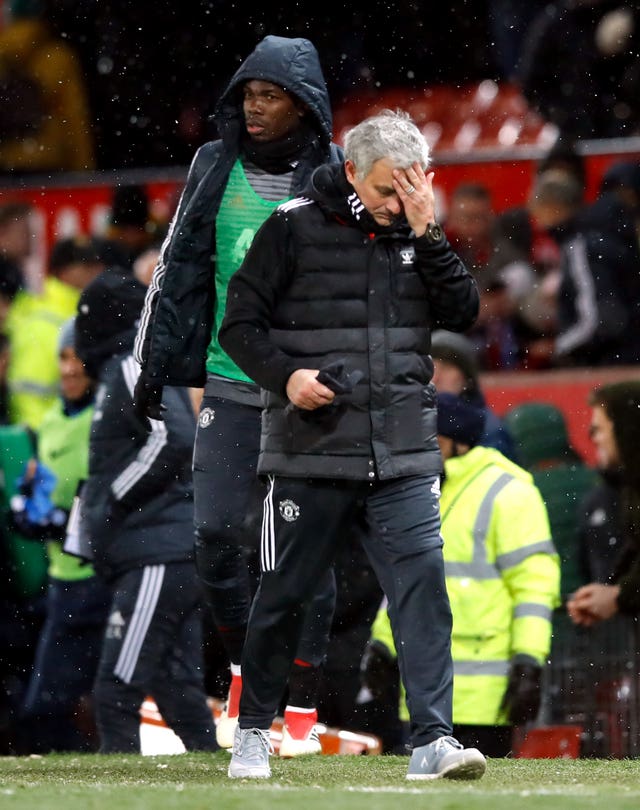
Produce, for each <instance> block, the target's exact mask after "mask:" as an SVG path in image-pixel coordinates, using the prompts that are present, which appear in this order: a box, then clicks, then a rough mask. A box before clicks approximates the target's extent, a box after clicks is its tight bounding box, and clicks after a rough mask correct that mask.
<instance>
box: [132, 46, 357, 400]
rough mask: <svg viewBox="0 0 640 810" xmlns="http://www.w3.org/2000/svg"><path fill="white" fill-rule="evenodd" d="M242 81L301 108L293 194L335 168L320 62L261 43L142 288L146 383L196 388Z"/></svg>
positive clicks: (308, 50) (239, 130)
mask: <svg viewBox="0 0 640 810" xmlns="http://www.w3.org/2000/svg"><path fill="white" fill-rule="evenodd" d="M250 79H260V80H262V81H270V82H273V83H274V84H278V85H279V86H281V87H284V88H286V89H287V91H289V92H290V93H293V94H294V95H295V96H296V97H297V98H299V99H300V100H301V101H303V102H304V103H305V104H306V105H307V107H308V108H309V111H310V113H311V115H310V121H311V124H312V127H313V129H314V130H315V132H316V134H317V137H316V138H315V139H314V140H313V141H312V142H311V143H310V144H308V146H307V147H306V148H305V150H304V151H303V152H302V153H301V154H300V160H299V162H298V164H297V166H296V168H295V170H294V181H293V182H294V189H295V190H296V191H299V190H300V189H301V188H302V187H303V186H304V185H305V184H306V183H307V182H308V180H309V177H310V176H311V173H312V171H313V170H314V169H315V168H316V167H317V166H319V165H320V164H322V163H325V162H327V161H333V162H338V161H340V160H341V157H342V151H341V150H340V149H339V147H337V146H336V145H335V144H332V143H331V134H332V133H331V127H332V117H331V105H330V102H329V96H328V93H327V89H326V85H325V82H324V77H323V75H322V68H321V66H320V60H319V58H318V54H317V51H316V49H315V48H314V46H313V45H312V44H311V42H309V40H307V39H302V38H294V39H289V38H284V37H276V36H267V37H265V38H264V40H262V42H261V43H260V44H259V45H258V46H257V47H256V49H255V50H254V51H253V53H252V54H251V55H250V56H249V57H247V59H246V60H245V61H244V62H243V63H242V65H241V66H240V67H239V68H238V70H237V71H236V73H235V74H234V76H233V78H232V79H231V81H230V82H229V86H228V87H227V89H226V90H225V92H224V93H223V95H222V96H221V98H220V100H219V102H218V104H217V107H216V112H215V121H216V125H217V127H218V131H219V133H220V136H221V137H220V140H217V141H211V142H210V143H207V144H205V145H204V146H202V147H201V148H200V149H199V150H198V152H197V153H196V155H195V157H194V159H193V161H192V163H191V167H190V169H189V175H188V178H187V183H186V186H185V189H184V191H183V193H182V196H181V199H180V203H179V205H178V210H177V211H176V214H175V216H174V218H173V222H172V224H171V227H170V230H169V234H168V236H167V239H166V240H165V244H164V245H163V248H162V255H161V258H160V261H159V263H158V267H157V268H156V270H155V273H154V276H153V279H152V281H151V284H150V286H149V291H148V293H147V298H146V301H145V306H144V310H143V314H142V319H141V325H140V329H139V331H138V336H137V339H136V345H135V351H134V354H135V357H136V360H137V361H138V362H139V363H140V364H141V365H142V367H143V369H144V371H145V374H146V376H147V379H148V380H149V382H150V383H156V384H159V385H189V386H201V385H203V384H204V381H205V376H206V375H205V359H206V353H207V346H208V345H209V341H210V339H211V328H212V322H213V311H214V296H215V284H214V277H215V276H214V274H215V257H214V245H215V221H216V216H217V214H218V209H219V207H220V201H221V199H222V196H223V193H224V189H225V186H226V184H227V179H228V177H229V173H230V171H231V169H232V167H233V165H234V163H235V161H236V160H237V158H238V157H239V155H240V153H241V139H242V136H243V135H244V132H245V128H244V116H243V112H242V94H241V92H240V91H241V89H242V86H243V84H244V83H245V82H247V81H248V80H250Z"/></svg>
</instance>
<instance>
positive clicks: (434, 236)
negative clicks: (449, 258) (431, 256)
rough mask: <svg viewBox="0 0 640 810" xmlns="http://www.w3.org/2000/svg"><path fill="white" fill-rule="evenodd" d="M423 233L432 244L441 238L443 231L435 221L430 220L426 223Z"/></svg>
mask: <svg viewBox="0 0 640 810" xmlns="http://www.w3.org/2000/svg"><path fill="white" fill-rule="evenodd" d="M424 235H425V239H426V240H427V241H428V242H431V244H434V243H435V242H439V241H440V240H441V239H442V237H443V236H444V231H443V230H442V226H441V225H438V223H437V222H430V223H429V224H428V225H427V230H426V231H425V232H424Z"/></svg>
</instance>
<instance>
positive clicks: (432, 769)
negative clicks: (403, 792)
mask: <svg viewBox="0 0 640 810" xmlns="http://www.w3.org/2000/svg"><path fill="white" fill-rule="evenodd" d="M486 767H487V761H486V760H485V758H484V756H483V755H482V754H481V753H480V751H478V749H477V748H463V747H462V745H461V744H460V743H459V742H458V741H457V740H456V739H455V738H454V737H439V738H438V739H437V740H434V742H432V743H429V745H421V746H420V747H419V748H414V749H413V752H412V754H411V759H410V761H409V770H408V771H407V779H442V778H443V777H444V778H445V779H480V777H481V776H482V774H483V773H484V772H485V768H486Z"/></svg>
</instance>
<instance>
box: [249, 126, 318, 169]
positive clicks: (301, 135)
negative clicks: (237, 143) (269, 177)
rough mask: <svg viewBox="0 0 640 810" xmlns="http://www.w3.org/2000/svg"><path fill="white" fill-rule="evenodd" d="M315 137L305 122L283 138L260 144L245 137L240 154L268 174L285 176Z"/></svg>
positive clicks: (293, 167)
mask: <svg viewBox="0 0 640 810" xmlns="http://www.w3.org/2000/svg"><path fill="white" fill-rule="evenodd" d="M316 139H317V135H316V133H315V131H314V130H313V128H312V127H311V126H310V125H309V124H307V122H306V121H304V120H303V121H301V123H300V126H299V127H298V128H297V129H294V130H293V131H292V132H290V133H289V134H288V135H287V136H286V137H285V138H281V139H280V140H277V141H269V142H268V143H260V142H258V141H254V140H252V139H251V138H250V137H249V135H245V137H244V138H243V140H242V152H243V154H244V155H245V156H246V157H247V159H248V160H250V161H251V162H252V163H253V164H255V165H256V166H258V168H260V169H262V170H263V171H265V172H268V173H269V174H285V173H286V172H290V171H291V170H292V169H295V167H296V166H297V164H298V162H299V161H300V157H301V155H302V153H303V152H304V151H305V149H306V148H307V147H308V146H309V145H310V144H313V143H314V141H315V140H316Z"/></svg>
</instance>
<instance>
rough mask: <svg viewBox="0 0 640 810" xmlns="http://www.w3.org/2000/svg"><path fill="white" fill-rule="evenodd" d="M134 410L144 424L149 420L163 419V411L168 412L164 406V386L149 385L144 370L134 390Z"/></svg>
mask: <svg viewBox="0 0 640 810" xmlns="http://www.w3.org/2000/svg"><path fill="white" fill-rule="evenodd" d="M133 409H134V411H135V414H136V416H137V417H138V419H139V420H140V421H141V422H142V423H143V424H146V422H147V419H163V416H162V411H166V407H165V406H164V405H163V404H162V386H161V385H152V384H151V383H149V381H148V380H147V375H146V373H145V371H144V370H142V371H141V372H140V376H139V377H138V381H137V382H136V386H135V388H134V389H133Z"/></svg>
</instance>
